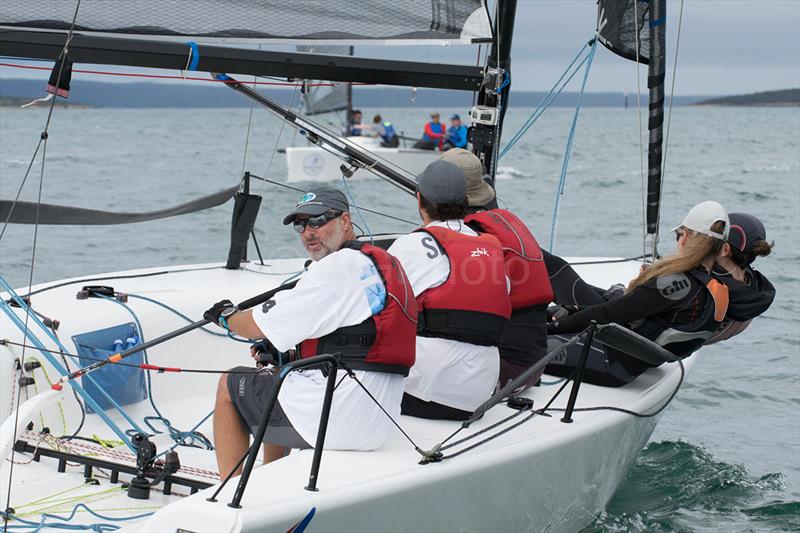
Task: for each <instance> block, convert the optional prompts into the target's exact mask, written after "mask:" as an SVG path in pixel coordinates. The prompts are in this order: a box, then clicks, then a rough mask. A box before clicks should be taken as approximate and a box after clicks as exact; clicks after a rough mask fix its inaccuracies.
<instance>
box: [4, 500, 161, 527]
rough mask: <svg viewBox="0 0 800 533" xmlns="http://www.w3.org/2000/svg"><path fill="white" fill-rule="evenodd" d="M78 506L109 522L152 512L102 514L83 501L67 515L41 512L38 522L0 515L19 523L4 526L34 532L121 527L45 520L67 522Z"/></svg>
mask: <svg viewBox="0 0 800 533" xmlns="http://www.w3.org/2000/svg"><path fill="white" fill-rule="evenodd" d="M80 508H83V509H84V510H85V511H86V512H88V513H89V514H91V515H92V516H95V517H97V518H99V519H101V520H108V521H110V522H126V521H128V520H139V519H141V518H145V517H148V516H150V515H152V514H153V513H144V514H138V515H133V516H121V517H115V516H106V515H102V514H100V513H98V512H96V511H93V510H92V509H90V508H89V507H88V506H87V505H86V504H84V503H79V504H76V505H75V507H73V508H72V512H70V514H69V516H67V517H64V516H59V515H56V514H50V513H42V519H41V520H40V521H39V522H33V521H31V520H26V519H24V518H20V517H18V516H15V515H13V514H11V513H8V514H6V513H0V515H2V517H3V518H5V519H9V520H16V521H18V522H19V523H20V524H21V525H7V524H4V527H5V528H7V529H28V530H30V531H31V533H35V532H38V531H41V530H42V529H44V528H52V529H66V530H69V531H98V532H100V533H102V532H104V531H116V530H117V529H119V528H120V527H121V526H118V525H116V524H66V523H53V522H49V523H48V522H47V521H46V520H47V519H48V518H52V519H54V520H60V521H61V522H69V521H70V520H72V519H73V518H75V515H76V514H77V513H78V509H80Z"/></svg>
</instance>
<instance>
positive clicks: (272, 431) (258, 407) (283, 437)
mask: <svg viewBox="0 0 800 533" xmlns="http://www.w3.org/2000/svg"><path fill="white" fill-rule="evenodd" d="M231 370H232V373H230V374H228V394H229V395H230V397H231V401H232V402H233V406H234V407H235V408H236V411H238V413H239V417H240V418H241V419H242V422H243V423H244V424H245V426H247V428H248V429H249V431H250V434H251V435H255V434H256V431H257V430H258V426H259V424H261V419H262V418H263V417H264V410H265V409H266V407H267V401H269V398H270V395H271V394H272V391H273V390H275V387H276V386H277V384H278V376H277V375H276V374H272V373H270V372H268V371H262V372H253V368H252V367H246V366H237V367H236V368H233V369H231ZM239 372H241V373H239ZM263 442H268V443H269V444H274V445H276V446H283V447H285V448H311V446H310V445H309V444H308V443H307V442H306V441H305V439H303V437H301V436H300V434H299V433H298V432H297V430H296V429H294V427H293V426H292V423H291V422H290V421H289V417H287V416H286V413H285V412H284V410H283V407H282V406H281V404H280V402H278V401H277V400H276V401H275V407H273V409H272V416H270V418H269V425H268V426H267V432H266V433H265V434H264V439H263Z"/></svg>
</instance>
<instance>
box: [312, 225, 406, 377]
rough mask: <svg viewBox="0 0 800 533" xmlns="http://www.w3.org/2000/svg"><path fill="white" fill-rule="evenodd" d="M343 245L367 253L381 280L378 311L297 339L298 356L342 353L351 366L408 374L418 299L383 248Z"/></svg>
mask: <svg viewBox="0 0 800 533" xmlns="http://www.w3.org/2000/svg"><path fill="white" fill-rule="evenodd" d="M342 248H350V249H353V250H358V251H360V252H361V253H363V254H364V255H366V256H367V257H369V258H370V259H371V260H372V262H373V264H374V265H375V267H376V268H377V270H378V274H380V277H381V280H383V286H384V288H385V290H386V296H385V298H386V300H385V305H384V308H383V310H382V311H381V312H379V313H378V314H376V315H373V316H371V317H369V318H368V319H366V320H365V321H364V322H362V323H360V324H356V325H354V326H344V327H341V328H339V329H337V330H336V331H333V332H331V333H328V334H327V335H325V336H324V337H321V338H319V339H308V340H305V341H303V342H302V343H300V347H299V350H300V357H311V356H313V355H317V354H320V353H341V354H342V360H343V362H345V363H346V364H347V366H348V367H349V368H352V369H353V370H370V371H374V372H387V373H390V374H402V375H404V376H407V375H408V370H409V368H411V367H412V366H413V365H414V360H415V355H416V332H417V324H416V322H415V320H416V317H417V314H418V311H417V301H416V299H415V298H414V292H413V291H412V289H411V283H409V281H408V278H407V277H406V273H405V271H404V270H403V267H402V266H400V262H399V261H398V260H397V259H395V258H394V257H393V256H391V255H389V253H388V252H386V251H385V250H383V249H381V248H378V247H377V246H373V245H371V244H368V243H365V242H361V241H348V242H346V243H345V244H344V245H343V246H342Z"/></svg>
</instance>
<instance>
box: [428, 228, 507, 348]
mask: <svg viewBox="0 0 800 533" xmlns="http://www.w3.org/2000/svg"><path fill="white" fill-rule="evenodd" d="M416 231H421V232H425V233H428V234H430V235H431V236H432V237H433V239H434V240H435V241H436V243H437V244H438V245H439V249H440V250H442V252H443V253H444V254H445V255H446V256H447V258H448V260H449V261H450V275H449V276H448V278H447V280H446V281H445V282H444V283H442V284H441V285H439V286H438V287H432V288H430V289H427V290H425V291H423V293H422V294H420V295H419V297H418V299H417V303H418V306H419V309H420V313H419V321H418V323H417V335H419V336H421V337H439V338H444V339H452V340H457V341H462V342H468V343H471V344H478V345H481V346H497V345H498V344H499V343H500V339H501V337H502V335H503V329H504V328H505V324H506V321H507V320H508V317H509V316H511V302H510V300H509V297H508V289H507V286H506V276H505V267H504V260H503V250H502V247H501V246H500V243H499V242H498V240H497V239H496V238H494V237H492V236H491V235H478V236H471V235H464V234H463V233H459V232H457V231H454V230H451V229H448V228H443V227H439V226H431V227H427V228H421V229H418V230H416Z"/></svg>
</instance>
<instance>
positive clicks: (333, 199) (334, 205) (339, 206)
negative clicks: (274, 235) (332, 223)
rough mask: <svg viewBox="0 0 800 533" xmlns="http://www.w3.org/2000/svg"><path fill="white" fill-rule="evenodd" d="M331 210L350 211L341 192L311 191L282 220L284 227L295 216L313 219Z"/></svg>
mask: <svg viewBox="0 0 800 533" xmlns="http://www.w3.org/2000/svg"><path fill="white" fill-rule="evenodd" d="M331 209H336V210H337V211H350V204H348V203H347V197H346V196H345V195H344V193H343V192H342V191H338V190H336V189H313V190H310V191H308V192H306V193H304V194H303V196H301V197H300V200H299V201H298V202H297V205H295V206H294V211H292V212H291V213H289V214H288V215H286V217H284V219H283V223H284V225H286V224H291V223H292V222H294V219H295V218H297V215H308V216H311V217H315V216H317V215H321V214H322V213H327V212H328V211H330V210H331Z"/></svg>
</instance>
